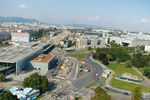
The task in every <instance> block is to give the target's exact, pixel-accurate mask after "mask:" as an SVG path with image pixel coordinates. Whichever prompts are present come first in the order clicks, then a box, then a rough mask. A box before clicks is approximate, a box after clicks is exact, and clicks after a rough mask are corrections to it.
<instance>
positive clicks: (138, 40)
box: [76, 31, 150, 52]
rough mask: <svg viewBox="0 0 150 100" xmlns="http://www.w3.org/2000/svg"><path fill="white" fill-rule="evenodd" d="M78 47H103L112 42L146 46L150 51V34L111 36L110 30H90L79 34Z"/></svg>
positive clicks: (123, 44)
mask: <svg viewBox="0 0 150 100" xmlns="http://www.w3.org/2000/svg"><path fill="white" fill-rule="evenodd" d="M77 35H78V37H77V38H76V40H77V48H78V49H85V48H88V47H92V48H102V47H106V46H109V43H110V42H113V43H117V44H120V45H121V46H129V47H137V46H146V51H149V52H150V49H149V48H150V34H145V33H128V34H127V35H121V36H109V34H108V32H97V31H94V32H93V31H90V32H85V33H84V34H82V35H81V34H79V33H78V34H77Z"/></svg>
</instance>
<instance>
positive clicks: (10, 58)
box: [0, 43, 51, 75]
mask: <svg viewBox="0 0 150 100" xmlns="http://www.w3.org/2000/svg"><path fill="white" fill-rule="evenodd" d="M50 47H51V45H49V44H45V43H41V44H37V43H30V44H28V43H26V44H22V45H20V46H15V45H11V46H8V47H3V48H0V72H1V73H4V74H6V75H7V74H9V73H12V72H15V71H16V74H19V73H21V72H23V71H26V70H29V69H30V68H28V66H27V63H28V62H29V61H30V60H32V59H33V58H35V57H36V56H38V55H39V54H42V53H43V52H45V49H46V50H49V49H47V48H50ZM46 52H47V51H46Z"/></svg>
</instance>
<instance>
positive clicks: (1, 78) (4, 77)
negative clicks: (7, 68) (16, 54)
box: [0, 74, 6, 82]
mask: <svg viewBox="0 0 150 100" xmlns="http://www.w3.org/2000/svg"><path fill="white" fill-rule="evenodd" d="M5 80H6V76H5V75H4V74H0V81H1V82H4V81H5Z"/></svg>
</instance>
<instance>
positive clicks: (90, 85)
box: [85, 82, 97, 88]
mask: <svg viewBox="0 0 150 100" xmlns="http://www.w3.org/2000/svg"><path fill="white" fill-rule="evenodd" d="M96 85H97V83H95V82H92V83H90V84H88V85H87V86H86V87H85V88H90V87H93V86H96Z"/></svg>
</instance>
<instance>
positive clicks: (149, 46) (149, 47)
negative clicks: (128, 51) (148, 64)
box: [144, 45, 150, 53]
mask: <svg viewBox="0 0 150 100" xmlns="http://www.w3.org/2000/svg"><path fill="white" fill-rule="evenodd" d="M144 50H145V51H146V52H149V53H150V45H145V49H144Z"/></svg>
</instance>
